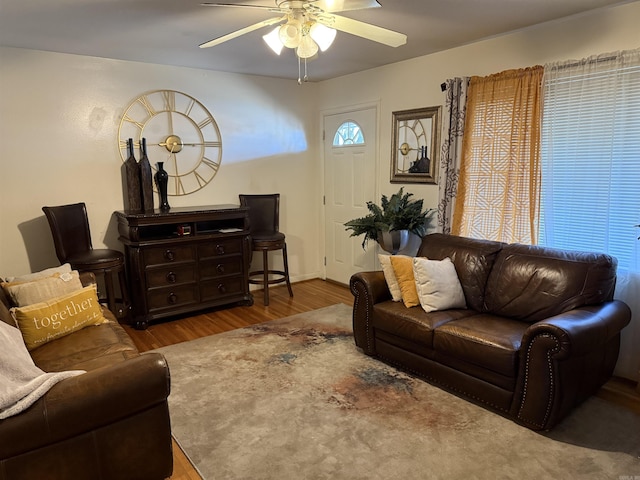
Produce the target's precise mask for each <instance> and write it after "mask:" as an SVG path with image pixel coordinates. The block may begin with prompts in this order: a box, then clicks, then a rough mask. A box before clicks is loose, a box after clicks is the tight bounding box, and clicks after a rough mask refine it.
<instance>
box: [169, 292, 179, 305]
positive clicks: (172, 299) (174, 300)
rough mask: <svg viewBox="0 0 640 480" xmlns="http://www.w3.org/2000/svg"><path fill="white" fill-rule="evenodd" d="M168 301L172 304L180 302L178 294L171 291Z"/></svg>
mask: <svg viewBox="0 0 640 480" xmlns="http://www.w3.org/2000/svg"><path fill="white" fill-rule="evenodd" d="M167 302H169V304H170V305H175V304H176V303H177V302H178V296H177V295H176V294H175V293H173V292H171V293H170V294H169V296H168V297H167Z"/></svg>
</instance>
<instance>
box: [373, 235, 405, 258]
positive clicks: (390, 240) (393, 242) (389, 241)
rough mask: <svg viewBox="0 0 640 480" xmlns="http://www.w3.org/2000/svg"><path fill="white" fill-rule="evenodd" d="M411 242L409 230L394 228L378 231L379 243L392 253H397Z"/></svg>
mask: <svg viewBox="0 0 640 480" xmlns="http://www.w3.org/2000/svg"><path fill="white" fill-rule="evenodd" d="M408 242H409V230H392V231H389V232H378V244H379V245H380V247H381V248H382V249H383V250H384V251H385V252H389V253H390V254H391V255H395V254H396V253H398V252H399V251H400V250H403V249H404V248H405V247H406V246H407V243H408Z"/></svg>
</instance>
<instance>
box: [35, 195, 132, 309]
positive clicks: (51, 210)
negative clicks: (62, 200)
mask: <svg viewBox="0 0 640 480" xmlns="http://www.w3.org/2000/svg"><path fill="white" fill-rule="evenodd" d="M42 211H43V212H44V214H45V216H46V217H47V220H48V221H49V227H50V228H51V235H52V236H53V243H54V245H55V248H56V255H57V256H58V260H60V263H69V264H71V268H73V269H74V270H78V271H83V272H92V273H94V274H95V275H101V276H102V277H103V279H104V286H105V290H106V302H107V305H108V308H109V310H111V312H113V313H114V314H116V315H118V316H120V317H126V316H127V313H128V311H129V292H128V290H127V281H126V276H125V270H124V254H123V253H122V252H119V251H118V250H111V249H107V248H102V249H94V248H93V245H92V242H91V233H90V231H89V219H88V217H87V207H86V205H85V204H84V203H74V204H71V205H61V206H56V207H42ZM116 275H117V276H118V281H119V284H120V293H121V296H122V298H120V299H116V294H115V291H114V277H115V276H116ZM116 300H120V301H121V303H122V311H121V312H118V311H117V310H116Z"/></svg>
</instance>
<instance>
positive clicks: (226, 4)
mask: <svg viewBox="0 0 640 480" xmlns="http://www.w3.org/2000/svg"><path fill="white" fill-rule="evenodd" d="M200 6H202V7H240V8H259V9H260V10H274V9H275V8H276V7H265V6H264V5H247V4H241V3H218V2H204V3H201V4H200Z"/></svg>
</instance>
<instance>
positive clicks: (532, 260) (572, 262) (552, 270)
mask: <svg viewBox="0 0 640 480" xmlns="http://www.w3.org/2000/svg"><path fill="white" fill-rule="evenodd" d="M616 266H617V261H616V259H615V258H613V257H611V256H609V255H605V254H599V253H584V252H568V251H563V250H557V249H552V248H545V247H537V246H530V245H508V246H505V247H504V248H503V249H502V251H501V252H500V254H499V255H498V258H497V259H496V262H495V265H494V267H493V271H492V273H491V275H490V277H489V280H488V282H487V296H486V300H485V304H486V309H487V311H488V312H490V313H493V314H495V315H499V316H503V317H509V318H514V319H517V320H521V321H524V322H529V323H533V322H537V321H539V320H542V319H545V318H548V317H552V316H554V315H558V314H560V313H563V312H566V311H568V310H571V309H574V308H578V307H580V306H583V305H596V304H599V303H602V302H604V301H606V300H610V299H611V298H612V297H613V290H614V288H615V282H616Z"/></svg>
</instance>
